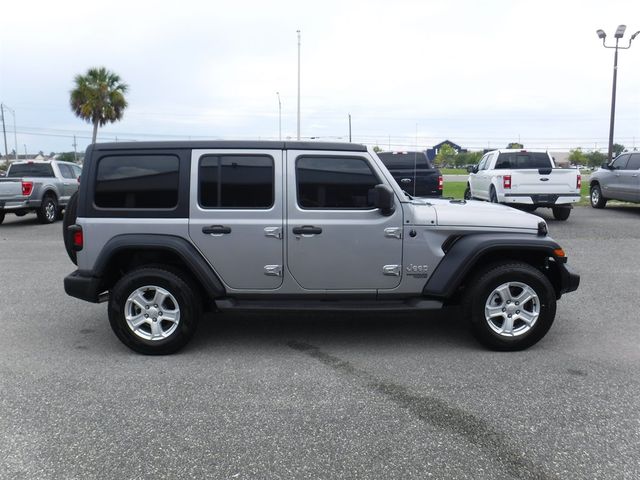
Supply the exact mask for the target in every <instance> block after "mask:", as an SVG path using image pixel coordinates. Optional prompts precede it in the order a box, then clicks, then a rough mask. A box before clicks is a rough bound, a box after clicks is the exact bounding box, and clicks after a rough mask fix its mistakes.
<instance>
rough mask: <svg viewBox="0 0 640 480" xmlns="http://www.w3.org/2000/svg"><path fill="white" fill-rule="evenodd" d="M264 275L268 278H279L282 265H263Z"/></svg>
mask: <svg viewBox="0 0 640 480" xmlns="http://www.w3.org/2000/svg"><path fill="white" fill-rule="evenodd" d="M264 274H265V275H268V276H270V277H281V276H282V265H265V266H264Z"/></svg>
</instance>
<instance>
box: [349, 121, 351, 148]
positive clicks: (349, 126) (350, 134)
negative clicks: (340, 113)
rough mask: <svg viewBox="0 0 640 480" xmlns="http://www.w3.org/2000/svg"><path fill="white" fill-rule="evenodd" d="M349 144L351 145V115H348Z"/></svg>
mask: <svg viewBox="0 0 640 480" xmlns="http://www.w3.org/2000/svg"><path fill="white" fill-rule="evenodd" d="M349 143H351V114H349Z"/></svg>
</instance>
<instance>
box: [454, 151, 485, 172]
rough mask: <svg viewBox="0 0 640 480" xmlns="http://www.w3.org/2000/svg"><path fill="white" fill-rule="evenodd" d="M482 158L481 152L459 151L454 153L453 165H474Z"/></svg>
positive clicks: (461, 166) (460, 166) (459, 166)
mask: <svg viewBox="0 0 640 480" xmlns="http://www.w3.org/2000/svg"><path fill="white" fill-rule="evenodd" d="M481 158H482V152H461V153H458V155H456V158H455V161H454V162H455V165H456V167H458V168H463V167H466V166H467V165H476V164H477V163H478V162H479V161H480V159H481Z"/></svg>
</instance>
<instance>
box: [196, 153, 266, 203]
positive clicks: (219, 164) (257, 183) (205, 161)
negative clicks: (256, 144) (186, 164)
mask: <svg viewBox="0 0 640 480" xmlns="http://www.w3.org/2000/svg"><path fill="white" fill-rule="evenodd" d="M198 177H199V186H198V195H199V202H200V205H201V206H202V207H205V208H270V207H271V206H273V202H274V166H273V158H271V157H270V156H267V155H205V156H203V157H201V158H200V165H199V173H198Z"/></svg>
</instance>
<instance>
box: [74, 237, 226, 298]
mask: <svg viewBox="0 0 640 480" xmlns="http://www.w3.org/2000/svg"><path fill="white" fill-rule="evenodd" d="M126 250H141V251H144V250H164V251H168V252H171V253H174V254H176V255H177V256H178V257H179V258H180V259H181V260H182V261H183V262H184V264H185V265H186V267H187V269H188V270H189V271H190V272H191V274H193V276H194V277H195V278H196V280H197V281H198V282H200V284H201V285H202V287H203V288H204V290H205V292H206V293H207V294H208V295H209V296H210V297H212V298H219V297H223V296H225V293H226V291H225V288H224V285H223V284H222V282H221V281H220V279H219V278H218V276H217V275H216V273H215V272H214V271H213V268H211V265H209V263H208V262H207V260H206V259H205V258H204V257H203V256H202V254H201V253H200V252H199V251H198V250H197V249H196V248H195V247H194V246H193V244H192V243H190V242H189V241H187V240H185V239H184V238H182V237H178V236H175V235H158V234H123V235H117V236H115V237H113V238H112V239H111V240H109V241H108V242H107V243H106V244H105V246H104V247H103V248H102V251H101V252H100V255H98V258H97V259H96V262H95V264H94V266H93V269H92V270H91V271H90V272H79V273H80V274H81V275H83V276H91V277H97V278H100V277H102V276H103V274H104V272H105V271H106V270H107V268H108V265H109V263H110V261H111V259H113V258H114V256H115V255H117V254H118V253H119V252H122V251H126Z"/></svg>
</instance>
